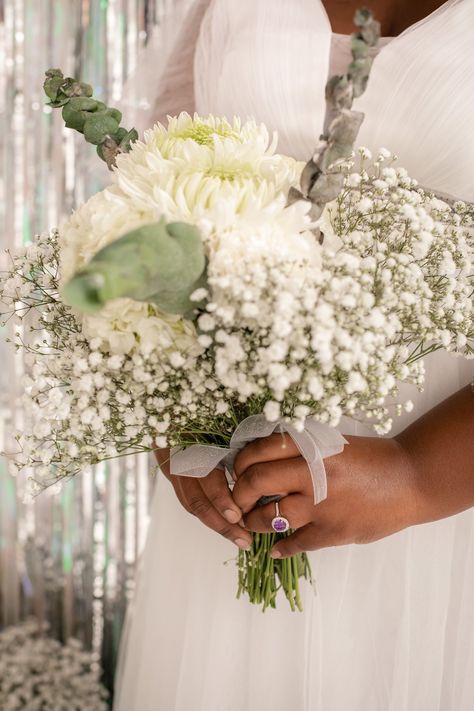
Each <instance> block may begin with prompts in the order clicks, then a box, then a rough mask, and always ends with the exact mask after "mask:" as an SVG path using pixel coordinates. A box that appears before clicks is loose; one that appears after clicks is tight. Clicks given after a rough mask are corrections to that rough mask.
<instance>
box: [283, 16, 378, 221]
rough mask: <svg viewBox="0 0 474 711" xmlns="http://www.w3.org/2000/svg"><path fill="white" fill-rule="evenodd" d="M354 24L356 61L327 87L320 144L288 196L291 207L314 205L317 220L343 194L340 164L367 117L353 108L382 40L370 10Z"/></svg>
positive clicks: (353, 54)
mask: <svg viewBox="0 0 474 711" xmlns="http://www.w3.org/2000/svg"><path fill="white" fill-rule="evenodd" d="M354 24H355V25H356V27H357V32H354V33H353V34H352V40H351V42H352V45H351V50H352V61H351V63H350V65H349V67H348V69H347V72H346V74H343V75H335V76H332V77H331V78H330V79H329V80H328V82H327V84H326V116H325V119H324V128H323V133H322V135H321V136H320V142H319V144H318V146H317V147H316V149H315V152H314V154H313V156H312V157H311V158H310V160H309V161H308V162H307V164H306V166H305V167H304V169H303V172H302V174H301V181H300V189H299V190H298V189H297V188H291V189H290V192H289V195H288V202H289V203H290V204H291V203H294V202H296V201H298V200H306V201H308V202H310V203H311V216H312V218H313V219H314V220H317V219H318V218H319V217H320V215H321V214H322V212H323V209H324V206H325V205H326V204H327V203H328V202H331V201H332V200H335V199H336V197H337V196H338V195H339V193H340V192H341V190H342V187H343V184H344V175H343V173H342V172H341V171H340V170H339V169H338V167H337V164H338V162H339V161H341V160H345V159H348V158H350V156H351V153H352V150H353V147H354V144H355V141H356V138H357V134H358V133H359V129H360V127H361V125H362V122H363V120H364V114H363V113H362V112H361V111H353V110H352V104H353V101H354V99H355V98H357V97H359V96H361V95H362V94H363V93H364V91H365V89H366V87H367V82H368V79H369V74H370V69H371V66H372V62H373V59H372V57H371V56H370V48H371V47H375V46H376V45H377V42H378V40H379V38H380V23H379V22H378V21H377V20H375V19H374V16H373V14H372V12H371V11H370V10H368V9H366V8H363V9H361V10H357V12H356V13H355V16H354Z"/></svg>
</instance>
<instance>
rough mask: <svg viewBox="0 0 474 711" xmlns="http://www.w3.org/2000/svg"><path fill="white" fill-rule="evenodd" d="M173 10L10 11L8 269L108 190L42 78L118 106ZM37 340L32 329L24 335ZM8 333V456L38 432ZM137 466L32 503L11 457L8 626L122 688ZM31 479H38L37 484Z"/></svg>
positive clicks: (1, 74) (3, 212) (45, 7)
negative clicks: (38, 630)
mask: <svg viewBox="0 0 474 711" xmlns="http://www.w3.org/2000/svg"><path fill="white" fill-rule="evenodd" d="M173 1H174V0H0V164H1V170H0V220H1V227H2V229H1V231H0V269H5V268H6V267H7V265H8V256H7V255H6V253H5V252H4V249H10V250H12V251H13V250H14V249H15V248H18V247H21V245H22V244H23V243H24V242H25V241H26V240H27V239H28V238H29V237H30V235H31V234H32V233H34V232H41V231H44V230H47V229H49V228H51V227H54V226H56V225H58V224H59V223H60V221H61V219H63V217H65V216H66V215H67V214H69V213H70V211H71V210H72V209H73V208H74V207H75V206H76V205H78V204H79V203H81V202H83V201H84V200H86V199H87V198H88V197H89V196H90V195H91V194H92V193H94V192H96V191H97V190H98V189H100V188H101V187H102V186H103V185H104V184H105V183H106V182H107V181H108V179H109V175H108V173H107V171H106V169H105V167H104V165H103V164H102V163H101V162H100V161H99V160H98V158H97V156H96V155H95V150H94V149H93V148H92V147H91V146H88V145H86V144H85V143H84V141H83V140H82V139H81V137H80V136H77V135H73V133H72V132H70V131H68V130H66V129H65V128H64V127H63V125H62V120H61V116H60V113H59V112H58V111H54V112H52V111H51V109H49V107H47V106H45V105H44V96H43V90H42V83H43V78H44V71H45V70H46V69H47V68H48V67H50V66H54V67H61V68H62V69H63V70H64V71H65V72H66V73H67V74H70V75H74V76H80V77H81V78H83V79H84V80H86V81H88V82H90V83H91V84H93V85H94V88H95V90H96V95H97V96H100V97H101V98H103V99H104V100H105V101H109V102H110V103H112V104H115V105H117V106H119V105H120V102H119V99H120V93H121V86H122V83H123V81H124V79H125V78H126V77H127V75H128V74H129V73H130V72H132V71H133V70H134V69H135V67H136V61H137V54H138V52H139V49H140V48H141V47H142V46H143V45H144V43H145V42H146V38H147V34H149V32H150V31H151V30H152V29H153V26H154V25H156V24H158V23H159V22H160V20H161V17H162V15H163V12H164V9H165V8H166V7H167V6H169V5H170V4H172V3H173ZM22 332H23V335H24V336H25V337H26V338H28V337H29V336H28V333H29V332H28V327H25V328H24V329H22ZM8 335H10V336H11V335H12V334H11V325H10V324H9V325H8V326H7V327H6V328H3V329H1V332H0V362H1V363H2V368H1V369H0V450H2V451H7V452H14V451H15V450H16V448H17V446H18V445H17V442H16V441H15V440H14V439H13V436H12V433H13V431H14V430H16V429H20V430H22V429H23V430H24V429H28V427H30V426H31V423H29V422H28V421H27V420H25V417H24V414H23V412H22V410H21V407H20V400H19V398H20V391H21V388H20V378H21V375H22V373H23V371H24V363H23V359H22V356H21V355H20V356H15V355H14V352H13V350H12V349H10V347H7V344H6V343H5V337H6V336H8ZM151 468H152V467H151V466H150V460H148V459H147V458H146V457H141V458H140V457H133V458H130V459H128V460H126V461H125V460H121V461H117V462H111V463H107V464H103V465H101V466H98V467H96V468H95V469H94V470H89V471H86V472H84V473H83V474H82V475H81V476H80V477H78V478H77V479H76V480H74V481H72V482H70V483H68V484H67V485H65V487H64V488H63V490H62V491H61V492H60V493H59V494H55V495H52V494H46V495H42V496H40V497H38V498H37V499H36V500H35V502H34V503H33V504H31V503H25V502H24V493H25V477H23V476H22V477H18V478H17V479H15V478H13V477H12V476H11V474H10V473H9V472H8V470H7V466H6V460H4V459H0V628H1V627H3V626H5V625H9V624H13V623H15V622H16V621H18V620H19V619H23V618H25V617H27V616H28V615H30V614H35V615H37V616H38V617H39V618H41V619H46V620H48V622H49V623H50V626H51V630H52V632H53V634H55V635H56V636H57V637H58V638H60V639H64V638H65V637H67V636H68V635H71V634H72V635H75V636H77V637H79V638H80V639H82V640H83V641H84V642H85V644H86V646H88V647H89V648H92V649H94V650H95V651H96V652H97V653H98V654H100V657H101V662H102V665H103V667H104V670H105V677H106V679H107V681H108V683H109V684H110V685H112V679H113V671H114V665H115V661H116V656H117V646H118V640H119V636H120V630H121V627H122V623H123V618H124V614H125V609H126V603H127V600H128V599H129V597H130V595H131V592H132V590H133V581H134V575H135V570H136V561H137V557H138V556H139V554H140V551H141V550H142V548H143V544H144V541H145V536H146V530H147V526H148V511H149V502H150V493H151V489H152V484H153V477H151V476H150V470H151ZM30 474H32V472H30Z"/></svg>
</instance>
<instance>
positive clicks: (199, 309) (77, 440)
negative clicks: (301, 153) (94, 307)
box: [0, 115, 474, 488]
mask: <svg viewBox="0 0 474 711" xmlns="http://www.w3.org/2000/svg"><path fill="white" fill-rule="evenodd" d="M274 148H275V147H274V144H273V143H270V139H269V136H268V134H267V132H266V130H265V129H264V127H258V126H256V125H255V124H253V123H249V124H244V125H243V126H242V125H241V124H240V123H239V122H238V121H234V122H233V123H228V122H227V121H225V120H219V119H214V118H212V117H211V118H209V119H207V120H202V119H199V117H194V118H191V117H189V116H187V115H182V116H180V117H178V118H177V119H171V120H170V123H169V126H168V127H167V128H165V127H163V126H160V125H158V126H156V127H155V128H154V129H153V130H151V131H149V132H148V133H147V134H146V135H145V140H144V142H143V143H140V142H138V143H137V144H134V146H133V148H132V150H131V151H130V153H128V154H126V155H122V156H119V158H118V160H117V168H116V170H115V178H114V185H113V186H112V187H111V188H108V189H106V190H105V191H103V192H102V193H99V194H98V195H96V196H94V197H93V198H92V199H91V200H90V201H89V202H88V203H86V204H85V205H84V206H82V207H81V208H79V210H78V211H77V212H76V213H75V214H74V215H73V216H72V218H71V219H70V220H69V221H68V223H66V224H65V225H63V226H62V227H61V229H60V231H59V232H57V231H55V232H53V233H51V234H50V235H45V236H42V237H39V238H38V239H37V240H36V241H35V242H33V244H31V245H29V246H28V247H27V249H26V250H25V252H24V254H22V255H18V256H16V257H15V258H14V259H13V261H12V267H11V269H10V271H9V272H8V273H7V274H6V275H5V277H4V278H3V280H2V284H1V285H0V290H1V293H2V294H3V296H2V298H3V301H4V302H7V308H8V311H9V312H10V313H13V314H14V315H15V317H16V320H17V323H18V326H17V331H16V341H17V346H18V347H19V348H25V349H26V350H27V351H28V355H27V367H28V374H27V376H26V379H25V404H26V406H27V409H28V412H29V413H30V416H31V420H32V423H33V424H32V427H31V430H28V431H25V432H24V433H22V435H21V436H20V437H19V439H18V441H19V445H20V449H21V453H20V454H19V456H18V457H17V458H16V460H15V462H16V466H17V467H19V468H22V467H34V477H33V478H34V481H35V486H36V487H37V488H38V487H39V488H41V487H43V486H45V485H48V484H51V483H53V482H55V481H57V480H59V479H61V478H62V477H67V476H71V475H73V474H75V473H77V472H79V471H80V470H81V469H83V468H84V467H85V466H87V465H90V464H94V463H96V462H99V461H103V460H105V459H107V458H111V457H116V456H121V455H125V454H128V453H132V452H141V451H150V450H151V449H153V448H155V447H165V446H168V445H178V446H186V445H190V444H194V443H216V444H223V445H225V444H227V443H228V441H229V439H230V437H231V435H232V432H233V431H234V430H235V428H236V426H237V425H238V424H239V422H241V421H242V420H243V419H244V418H245V417H247V416H248V415H251V414H256V413H261V412H264V413H265V414H266V416H267V418H268V419H269V420H273V421H274V420H277V419H278V418H279V417H284V418H287V419H288V420H290V421H291V422H292V423H293V424H294V425H295V426H296V427H298V428H300V429H301V428H302V427H303V426H304V422H305V419H306V418H307V417H315V418H316V419H318V420H320V421H322V422H325V423H329V424H330V425H333V426H337V425H338V423H339V421H340V419H341V417H342V416H343V415H347V416H350V417H353V418H357V419H361V420H364V421H369V422H371V423H372V424H373V425H374V427H375V429H376V431H378V432H379V433H385V432H387V431H389V429H390V427H391V424H392V419H393V416H394V415H396V414H397V413H400V412H401V410H402V408H403V407H406V408H409V407H410V403H405V404H403V403H397V395H398V384H399V383H400V382H401V381H404V382H411V383H415V384H416V385H418V386H419V387H421V386H422V384H423V361H422V357H423V356H424V355H426V354H427V353H429V352H430V351H433V350H436V349H438V348H446V349H448V350H451V351H456V352H458V353H463V354H465V355H471V353H472V338H473V335H474V325H473V317H472V313H473V309H472V307H473V302H472V289H473V283H472V274H473V264H472V262H473V255H472V238H473V235H472V225H473V215H472V212H470V209H469V208H468V207H466V206H465V205H463V204H462V203H457V204H455V205H449V204H447V203H445V202H443V201H442V200H440V199H438V198H435V197H434V196H433V195H431V194H429V193H427V192H425V191H423V190H421V189H420V188H419V187H418V186H417V184H416V182H415V181H413V180H411V179H410V178H409V176H408V175H407V174H406V171H404V170H403V169H402V168H399V167H397V166H396V162H395V159H394V158H393V157H392V156H391V155H390V153H389V152H388V151H385V150H382V151H381V153H380V155H379V156H377V157H376V158H375V160H373V159H372V157H371V156H370V154H369V152H368V151H367V150H366V149H361V150H360V151H359V153H358V154H357V155H356V156H354V159H353V160H352V161H349V162H346V163H344V164H342V165H341V166H340V169H341V170H342V171H344V174H345V184H344V188H343V190H342V192H341V194H340V195H339V197H338V198H337V200H335V201H334V202H333V203H331V204H330V205H328V206H327V207H326V209H325V211H324V213H323V215H322V217H321V218H320V220H319V221H318V223H317V224H316V225H315V224H311V223H310V218H309V217H308V205H307V204H306V203H304V202H299V203H294V204H292V205H291V206H287V194H288V189H289V187H291V185H294V184H296V183H297V181H298V179H299V175H300V171H301V169H302V166H301V165H300V164H297V163H296V162H295V161H292V159H290V158H286V157H284V156H279V155H278V154H275V152H274ZM162 215H164V216H165V217H166V219H169V220H184V221H188V222H191V223H192V224H194V225H196V226H198V228H199V230H200V234H201V236H202V240H203V244H204V247H205V251H206V256H207V260H208V268H207V283H206V284H205V285H204V286H202V287H200V288H199V289H197V290H196V292H195V293H194V294H193V295H192V299H193V301H194V302H195V303H196V311H195V313H194V316H193V318H192V319H191V318H184V317H182V316H179V317H178V316H173V315H171V314H164V313H162V312H160V311H159V309H157V308H156V307H155V306H154V305H151V304H146V303H143V302H138V301H133V300H131V299H117V300H115V301H111V302H110V303H109V304H107V306H106V307H105V308H104V309H103V310H102V311H100V312H99V313H98V314H97V315H93V316H91V315H89V316H82V315H80V314H78V313H75V312H73V311H72V310H71V309H70V308H69V307H67V306H66V305H65V304H64V302H63V301H62V299H61V296H60V287H61V284H62V283H63V282H64V280H65V279H67V278H69V277H70V276H71V275H72V274H73V273H74V271H75V270H77V269H80V268H81V267H82V266H83V265H84V264H85V263H86V262H87V260H88V259H89V258H90V257H91V256H92V255H93V254H94V253H95V252H96V251H97V250H98V249H100V248H101V247H102V246H104V244H108V243H110V242H112V241H113V240H114V239H116V238H117V237H119V236H120V235H121V234H123V232H125V231H127V230H129V229H132V228H133V227H136V226H138V225H141V224H146V223H147V222H152V221H156V220H157V219H159V218H160V217H161V216H162ZM320 232H321V233H322V235H323V240H322V244H320V240H319V234H320Z"/></svg>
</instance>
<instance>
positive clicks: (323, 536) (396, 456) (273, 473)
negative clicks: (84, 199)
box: [233, 434, 418, 557]
mask: <svg viewBox="0 0 474 711" xmlns="http://www.w3.org/2000/svg"><path fill="white" fill-rule="evenodd" d="M347 439H348V441H349V445H348V446H346V447H345V449H344V451H343V453H342V454H339V455H337V456H335V457H331V458H329V459H326V460H325V465H326V473H327V480H328V497H327V499H326V500H325V501H323V502H322V503H320V504H318V505H317V506H315V504H314V491H313V483H312V480H311V475H310V473H309V469H308V466H307V464H306V461H305V460H304V459H303V457H302V456H301V455H300V452H299V450H298V448H297V447H296V445H295V444H294V442H293V440H292V439H291V438H290V437H289V436H288V435H285V436H282V435H281V434H274V435H271V436H270V437H268V438H266V439H261V440H257V441H255V442H252V443H251V444H249V445H248V446H247V447H246V448H245V449H244V450H242V452H240V453H239V454H238V455H237V457H236V460H235V465H234V467H235V474H236V476H237V477H238V479H237V483H236V484H235V487H234V492H233V497H234V501H235V502H236V503H237V504H238V506H239V507H240V508H241V509H242V511H243V512H244V521H245V525H246V526H247V528H248V529H249V530H251V531H259V532H271V531H272V527H271V521H272V518H273V517H274V516H275V504H274V503H270V504H267V505H265V506H261V507H257V508H255V504H256V502H257V501H258V500H259V498H260V497H261V496H269V495H272V494H278V495H280V496H282V497H283V498H282V500H281V501H280V514H281V515H282V516H284V517H285V518H287V519H288V521H289V522H290V526H291V528H293V529H297V530H296V532H295V533H293V534H292V535H291V536H290V537H289V538H287V539H286V540H282V541H281V542H280V543H278V544H277V545H276V546H275V547H274V548H273V553H274V556H275V557H280V556H281V557H286V556H289V555H293V554H294V553H300V552H302V551H308V550H316V549H318V548H325V547H328V546H338V545H343V544H346V543H369V542H371V541H375V540H377V539H378V538H383V537H384V536H388V535H390V534H391V533H395V531H399V530H400V529H402V528H405V527H406V526H410V525H412V524H414V523H416V522H417V508H418V507H417V501H418V492H417V489H416V479H415V476H414V473H413V471H412V468H411V466H410V464H409V462H408V458H407V456H406V454H405V453H404V451H403V449H402V448H401V446H400V445H399V444H398V443H397V442H396V441H395V440H389V439H378V438H376V437H374V438H372V437H352V438H349V437H347ZM278 553H279V554H280V555H278Z"/></svg>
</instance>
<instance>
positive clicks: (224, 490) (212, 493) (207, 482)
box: [200, 469, 242, 523]
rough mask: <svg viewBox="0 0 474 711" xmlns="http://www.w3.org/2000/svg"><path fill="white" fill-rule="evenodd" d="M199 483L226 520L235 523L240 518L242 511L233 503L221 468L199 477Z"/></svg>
mask: <svg viewBox="0 0 474 711" xmlns="http://www.w3.org/2000/svg"><path fill="white" fill-rule="evenodd" d="M200 484H201V487H202V489H203V491H204V493H205V494H206V496H207V498H208V499H209V501H210V502H211V504H212V505H213V506H214V508H215V509H217V511H219V513H220V514H221V516H223V517H224V518H225V519H226V521H229V523H237V522H238V521H240V520H241V518H242V511H241V510H240V509H239V507H238V506H237V505H236V504H235V503H234V500H233V498H232V494H231V493H230V489H229V485H228V483H227V479H226V476H225V473H224V471H223V470H222V469H214V470H213V471H212V472H211V473H210V474H208V475H207V476H206V477H203V478H202V479H200Z"/></svg>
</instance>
